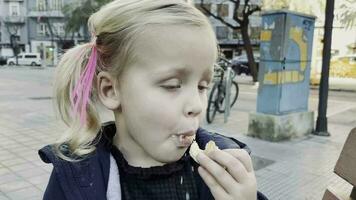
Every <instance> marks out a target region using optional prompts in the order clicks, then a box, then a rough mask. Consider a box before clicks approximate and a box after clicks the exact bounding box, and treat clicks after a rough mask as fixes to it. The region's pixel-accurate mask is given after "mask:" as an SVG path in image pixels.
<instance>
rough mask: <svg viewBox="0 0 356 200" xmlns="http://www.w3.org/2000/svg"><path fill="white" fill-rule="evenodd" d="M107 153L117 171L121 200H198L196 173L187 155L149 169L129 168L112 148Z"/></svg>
mask: <svg viewBox="0 0 356 200" xmlns="http://www.w3.org/2000/svg"><path fill="white" fill-rule="evenodd" d="M187 152H188V151H187ZM111 153H112V155H113V157H114V158H115V160H116V163H117V165H118V168H119V174H120V184H121V192H122V199H123V200H196V199H198V192H197V185H196V183H195V179H194V176H196V175H197V173H198V172H197V169H196V167H194V166H193V165H194V164H193V162H194V161H193V160H192V159H191V157H190V156H189V155H188V153H185V154H184V156H183V157H182V158H181V159H179V160H178V161H176V162H174V163H169V164H166V165H163V166H155V167H150V168H141V167H133V166H130V165H129V164H128V162H127V161H126V160H125V158H124V156H123V155H122V153H121V152H120V151H119V150H118V148H117V147H115V146H114V145H113V146H112V148H111Z"/></svg>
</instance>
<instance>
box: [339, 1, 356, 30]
mask: <svg viewBox="0 0 356 200" xmlns="http://www.w3.org/2000/svg"><path fill="white" fill-rule="evenodd" d="M336 17H337V19H338V20H340V22H341V23H342V24H343V25H345V27H346V28H351V27H353V26H355V25H356V0H345V1H342V3H341V4H340V5H339V6H338V8H337V10H336Z"/></svg>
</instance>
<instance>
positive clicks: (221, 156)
mask: <svg viewBox="0 0 356 200" xmlns="http://www.w3.org/2000/svg"><path fill="white" fill-rule="evenodd" d="M209 157H210V158H211V159H213V160H214V161H216V162H217V163H219V165H221V166H225V167H226V169H227V171H228V172H229V174H230V175H231V176H232V177H233V178H234V179H235V180H236V181H237V182H239V183H244V182H245V181H246V180H247V179H248V172H247V170H246V168H245V167H244V165H243V164H242V163H241V162H240V160H238V159H237V158H235V157H234V156H232V155H231V154H229V153H227V152H225V151H222V150H214V151H212V152H211V153H210V154H209Z"/></svg>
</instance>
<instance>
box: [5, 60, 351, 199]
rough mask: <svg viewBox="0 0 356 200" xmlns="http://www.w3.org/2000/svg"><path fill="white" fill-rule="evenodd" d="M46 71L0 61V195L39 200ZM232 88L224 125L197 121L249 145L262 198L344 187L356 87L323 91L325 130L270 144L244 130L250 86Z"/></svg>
mask: <svg viewBox="0 0 356 200" xmlns="http://www.w3.org/2000/svg"><path fill="white" fill-rule="evenodd" d="M53 72H54V68H43V69H42V68H31V67H15V68H9V67H0V200H3V199H6V200H8V199H14V200H20V199H21V200H22V199H41V196H42V194H43V190H44V188H45V186H46V184H47V181H48V176H49V173H50V171H51V169H52V167H51V166H50V165H46V164H44V163H42V162H41V161H40V160H39V158H38V156H37V150H38V149H39V148H41V147H42V146H44V145H46V144H49V143H53V142H54V141H55V139H56V138H57V137H58V136H59V134H60V133H61V132H62V131H63V130H64V126H63V124H61V122H60V121H59V120H57V119H56V118H55V115H54V113H53V109H52V104H51V97H52V90H51V89H52V87H51V84H52V74H53ZM240 90H241V92H240V97H239V99H238V103H237V104H236V106H235V107H234V108H233V110H232V112H231V117H230V119H229V122H228V123H226V124H224V123H223V118H222V116H218V118H217V119H216V121H214V123H213V124H211V125H208V124H204V127H206V128H208V129H210V130H213V131H217V132H220V133H223V134H226V135H230V136H233V137H235V138H237V139H240V140H242V141H243V142H245V143H247V144H248V145H249V146H250V147H251V149H252V151H253V153H252V156H253V160H254V164H255V168H256V176H257V180H258V187H259V190H261V191H262V192H264V193H265V194H267V195H268V196H269V197H270V199H298V200H299V199H303V200H305V199H321V196H322V194H323V192H324V190H325V188H326V186H327V185H336V186H337V187H340V188H344V189H345V190H349V189H350V187H349V186H348V185H347V184H345V182H344V181H343V180H341V179H340V178H338V177H337V176H336V175H334V174H333V173H332V169H333V167H334V165H335V162H336V159H337V157H338V156H339V153H340V151H341V148H342V145H343V143H344V141H345V138H346V136H347V133H348V132H349V131H350V130H351V128H353V127H356V115H355V113H356V93H351V92H334V91H331V92H330V96H329V108H328V117H329V130H330V132H331V134H332V136H331V137H318V136H306V137H304V138H300V139H295V140H292V141H286V142H280V143H271V142H266V141H261V140H258V139H254V138H250V137H247V136H245V135H244V134H245V133H246V132H247V122H248V113H249V112H253V111H254V110H255V104H256V93H257V90H256V88H254V87H253V86H251V85H248V84H240ZM310 92H311V96H310V99H309V107H310V110H314V111H315V110H317V103H318V91H317V90H311V91H310ZM103 116H104V118H105V120H109V119H111V115H107V114H104V115H103Z"/></svg>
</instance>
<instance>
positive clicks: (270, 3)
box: [262, 0, 325, 19]
mask: <svg viewBox="0 0 356 200" xmlns="http://www.w3.org/2000/svg"><path fill="white" fill-rule="evenodd" d="M277 9H287V10H291V11H296V12H301V13H305V14H309V15H315V16H318V19H323V18H324V15H325V13H324V11H325V0H312V1H310V0H262V10H277Z"/></svg>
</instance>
